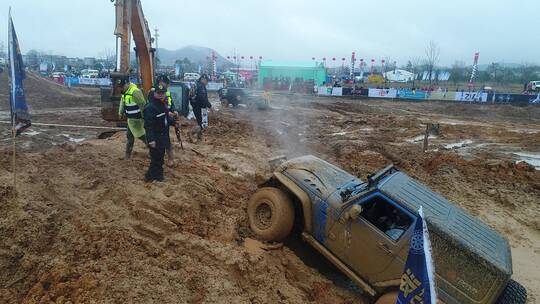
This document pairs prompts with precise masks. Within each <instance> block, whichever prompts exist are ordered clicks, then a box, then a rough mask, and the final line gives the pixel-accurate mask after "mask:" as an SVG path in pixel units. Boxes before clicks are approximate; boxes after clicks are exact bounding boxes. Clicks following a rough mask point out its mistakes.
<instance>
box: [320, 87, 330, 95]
mask: <svg viewBox="0 0 540 304" xmlns="http://www.w3.org/2000/svg"><path fill="white" fill-rule="evenodd" d="M317 94H318V95H321V96H330V95H332V87H319V90H318V92H317Z"/></svg>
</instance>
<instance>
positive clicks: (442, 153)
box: [0, 80, 540, 303]
mask: <svg viewBox="0 0 540 304" xmlns="http://www.w3.org/2000/svg"><path fill="white" fill-rule="evenodd" d="M36 81H41V80H36ZM38 87H39V89H40V90H43V89H44V88H45V89H47V88H48V86H38ZM38 87H36V89H37V88H38ZM29 90H31V89H29ZM32 90H33V89H32ZM0 93H1V91H0ZM61 93H62V94H63V89H62V90H61ZM44 94H48V93H47V92H45V93H44ZM92 94H93V93H92V92H89V93H87V92H84V94H83V95H88V96H92ZM29 95H30V96H38V95H37V94H36V93H35V92H30V94H29ZM66 96H67V95H66ZM94 97H95V96H94ZM85 98H86V97H85ZM88 98H90V97H88ZM95 98H97V97H95ZM89 100H94V99H92V98H90V99H89ZM32 101H33V100H32V99H30V103H31V104H32ZM94 102H95V100H94ZM79 106H80V105H79V104H76V105H73V104H64V105H62V106H61V107H60V108H61V109H62V111H61V112H60V113H58V114H57V113H56V112H54V111H51V112H47V113H48V114H46V116H38V115H35V116H36V118H35V119H34V120H35V121H38V118H39V121H40V122H50V121H51V120H54V121H69V122H70V123H73V122H75V121H70V120H72V119H73V117H77V115H67V116H66V115H65V113H82V112H81V111H83V112H84V113H87V114H88V115H86V116H84V117H85V118H84V119H85V120H86V122H85V123H84V124H100V125H106V124H105V123H104V122H101V121H100V119H99V110H98V109H97V108H96V107H95V106H97V103H94V107H92V106H88V105H85V107H86V108H85V109H80V108H79ZM273 107H274V109H273V110H269V111H260V112H251V111H249V110H248V109H245V108H237V109H231V108H229V109H220V108H219V106H216V108H217V109H216V111H214V112H213V113H211V114H210V115H211V116H210V124H211V127H210V129H209V130H208V131H207V132H206V133H205V141H204V142H203V143H200V144H197V145H195V144H189V143H185V146H186V150H185V151H181V150H180V149H179V147H176V153H177V157H178V159H179V164H178V166H177V167H175V168H166V172H165V178H166V181H165V182H163V183H154V184H145V183H144V182H142V176H143V174H144V171H145V170H146V166H147V159H146V151H145V149H144V147H142V145H140V143H137V144H136V149H135V152H136V153H135V156H134V158H133V159H132V160H131V161H128V162H126V161H123V160H120V159H119V158H120V156H122V155H123V145H124V142H125V138H124V137H125V133H123V132H119V133H117V134H116V135H114V136H112V137H110V138H108V139H104V140H99V139H95V138H96V136H97V133H98V132H95V134H94V133H87V131H83V132H82V133H81V131H79V130H73V129H72V130H69V132H71V133H70V134H71V135H72V136H76V137H77V136H78V137H77V138H79V137H81V138H82V137H85V138H86V139H85V140H84V141H82V142H79V143H74V142H69V140H64V143H61V142H59V143H58V144H57V145H54V146H53V145H49V144H46V142H47V140H48V138H47V137H46V136H44V135H43V134H36V135H34V136H27V137H20V139H19V145H20V147H19V151H22V152H20V153H19V158H18V162H19V165H20V166H19V171H18V176H19V189H18V192H19V197H18V199H17V200H13V199H12V198H11V193H12V191H13V189H12V187H11V179H12V172H11V163H10V150H9V141H2V142H1V143H0V145H1V158H0V159H1V160H0V166H1V171H0V184H1V185H2V186H1V188H0V214H2V217H1V218H0V273H2V274H3V275H2V276H0V302H7V303H19V302H25V303H40V302H41V303H50V302H51V301H52V302H55V303H67V302H69V301H70V302H72V303H92V302H96V303H118V302H139V303H140V302H164V303H165V302H166V303H168V302H174V303H367V301H366V300H365V299H364V298H362V296H361V295H360V294H359V293H358V292H357V291H356V290H355V289H354V288H351V287H350V286H349V285H348V283H347V281H346V280H345V279H344V278H343V276H341V275H339V274H336V273H335V272H336V271H335V269H333V268H332V267H331V266H330V265H326V264H324V263H323V262H324V261H323V260H322V259H320V257H318V256H317V254H316V253H314V252H313V250H311V249H310V248H309V247H307V245H306V244H303V243H302V242H301V241H300V240H299V239H297V238H296V237H295V236H293V237H292V238H291V239H290V240H289V241H287V242H286V243H285V246H274V247H268V246H264V245H261V244H260V243H258V242H256V241H253V240H252V239H253V235H252V234H251V232H250V231H249V228H248V227H247V220H246V214H245V208H246V202H247V200H248V197H249V195H250V194H251V193H253V191H255V189H256V187H257V182H260V181H262V180H264V178H265V176H267V174H268V173H269V168H268V165H267V163H266V160H267V159H269V158H271V157H273V156H276V155H279V154H286V155H287V156H289V157H293V156H297V155H302V154H305V153H311V154H314V155H317V156H319V157H322V158H325V159H327V160H329V161H331V162H334V163H336V164H338V165H340V166H342V167H344V168H345V169H347V170H349V171H351V172H352V173H353V174H356V175H358V176H360V177H361V178H364V177H365V176H366V175H367V174H368V173H370V172H373V171H375V170H377V169H379V168H381V167H382V166H384V165H386V164H388V163H390V162H394V163H396V164H397V165H398V167H399V168H400V169H402V170H403V171H405V172H407V173H408V174H410V175H411V176H413V177H415V178H418V179H419V180H421V181H422V182H424V183H426V184H427V185H429V186H430V187H432V188H433V189H434V190H436V191H438V192H441V193H442V194H443V195H444V196H446V197H447V198H449V199H450V200H452V201H454V202H456V203H457V204H458V205H460V206H462V207H464V208H465V209H467V210H469V211H470V212H471V213H472V214H474V215H476V216H478V217H480V218H481V219H482V220H484V221H485V222H486V223H488V224H489V225H491V226H492V227H494V228H495V229H497V230H499V231H500V232H501V233H503V234H504V235H505V236H506V237H507V238H508V239H509V240H510V243H511V245H512V251H513V264H514V273H515V274H514V277H515V278H516V279H517V280H518V281H519V282H521V283H522V284H524V285H525V286H526V287H527V289H528V291H529V293H530V297H529V298H530V303H535V302H536V301H537V299H540V286H539V282H540V269H539V266H538V264H537V262H536V261H538V260H539V259H540V232H539V229H540V220H539V215H540V212H539V211H540V207H539V205H538V198H539V197H540V174H539V172H538V171H536V170H535V169H534V167H532V166H530V165H527V164H525V163H516V161H517V160H518V159H517V158H516V156H515V155H514V154H512V153H514V152H524V153H525V152H526V153H533V154H534V153H538V152H539V150H540V124H539V121H538V117H539V115H538V114H540V113H538V112H539V110H538V108H515V107H509V106H505V107H481V106H476V105H467V106H462V105H451V104H446V103H445V104H441V103H424V104H416V103H403V102H383V101H374V100H367V101H348V102H340V101H338V100H336V99H331V98H324V99H323V98H321V99H319V98H304V97H280V96H274V98H273ZM43 108H49V109H50V108H53V106H48V105H47V103H45V104H43ZM54 108H59V107H56V106H54ZM34 112H36V110H35V109H34ZM428 121H429V122H440V123H441V134H440V135H439V136H437V138H434V139H432V140H431V144H430V147H429V151H428V153H423V152H422V151H421V149H422V143H421V141H415V140H411V139H414V138H415V137H417V136H419V135H421V134H422V132H423V130H424V128H425V127H424V126H423V124H422V123H423V122H428ZM187 124H188V123H187V122H184V130H186V129H187V127H188V125H187ZM2 127H3V126H2ZM2 131H3V132H4V131H5V130H2ZM46 132H49V133H47V134H50V135H51V136H55V133H58V134H62V133H63V132H65V130H63V129H62V130H58V129H56V130H52V131H51V130H47V131H46ZM92 132H94V131H92ZM2 134H5V133H2ZM185 134H186V132H184V135H185ZM92 138H93V139H92ZM184 138H186V136H184ZM2 139H3V138H2ZM467 140H468V141H467ZM465 141H466V142H465ZM469 141H470V142H469ZM28 142H30V144H26V143H28ZM36 142H39V143H40V144H39V145H36V144H35V143H36ZM461 142H465V143H464V144H462V145H457V146H455V145H454V146H452V147H451V148H447V147H446V146H448V145H451V144H456V143H461ZM192 149H194V150H192Z"/></svg>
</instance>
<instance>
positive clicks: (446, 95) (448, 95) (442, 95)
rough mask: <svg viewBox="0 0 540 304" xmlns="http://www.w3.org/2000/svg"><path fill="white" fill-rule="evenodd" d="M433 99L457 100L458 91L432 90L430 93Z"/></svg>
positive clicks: (430, 97)
mask: <svg viewBox="0 0 540 304" xmlns="http://www.w3.org/2000/svg"><path fill="white" fill-rule="evenodd" d="M428 99H431V100H456V92H431V94H429V95H428Z"/></svg>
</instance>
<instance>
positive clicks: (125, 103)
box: [118, 79, 146, 159]
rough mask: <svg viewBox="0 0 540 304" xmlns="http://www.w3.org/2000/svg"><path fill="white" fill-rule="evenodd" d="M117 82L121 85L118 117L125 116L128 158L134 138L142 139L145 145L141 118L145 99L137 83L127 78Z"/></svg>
mask: <svg viewBox="0 0 540 304" xmlns="http://www.w3.org/2000/svg"><path fill="white" fill-rule="evenodd" d="M119 84H120V86H121V87H122V97H121V98H120V107H119V108H118V117H119V118H120V119H122V118H123V117H124V116H125V117H127V123H128V128H127V143H126V156H125V159H130V158H131V152H132V151H133V145H134V143H135V138H138V139H140V140H142V141H143V142H144V143H145V145H146V136H145V131H144V118H143V109H144V106H145V104H146V100H145V99H144V95H143V94H142V92H141V90H139V88H138V87H137V85H135V84H133V83H131V82H130V81H129V80H128V79H121V80H120V83H119Z"/></svg>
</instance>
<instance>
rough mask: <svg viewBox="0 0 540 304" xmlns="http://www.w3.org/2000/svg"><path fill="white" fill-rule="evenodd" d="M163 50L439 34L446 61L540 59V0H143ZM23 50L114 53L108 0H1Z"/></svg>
mask: <svg viewBox="0 0 540 304" xmlns="http://www.w3.org/2000/svg"><path fill="white" fill-rule="evenodd" d="M141 1H142V5H143V9H144V12H145V15H146V18H147V20H148V22H149V24H150V27H151V28H152V29H154V28H155V27H158V28H159V30H160V34H161V36H160V39H159V46H160V47H164V48H167V49H171V50H174V49H177V48H180V47H183V46H186V45H200V46H207V47H210V48H214V49H216V50H217V51H218V52H219V53H220V54H221V55H223V56H227V55H232V54H233V53H234V50H236V53H237V54H239V55H245V56H250V55H253V56H263V57H264V58H265V59H271V60H311V58H312V57H317V58H318V59H320V58H322V57H327V58H332V57H336V58H341V57H347V58H350V55H351V52H352V51H356V53H357V57H358V58H364V59H371V58H375V59H377V61H379V60H380V59H381V58H387V57H389V58H391V60H392V61H394V60H396V61H397V62H398V64H400V65H401V64H405V63H406V61H407V60H409V59H411V58H414V57H423V56H424V50H425V47H426V45H427V44H428V42H429V41H430V40H433V41H435V42H437V43H438V44H439V46H440V48H441V64H444V65H450V64H451V63H453V62H454V61H456V60H462V61H464V62H466V63H467V64H470V63H471V62H472V57H473V54H474V52H475V51H479V52H480V64H482V63H484V64H485V63H491V62H493V61H499V62H500V61H504V62H512V63H523V62H532V63H538V62H540V60H539V58H538V57H539V56H540V37H539V36H538V32H539V31H540V22H539V20H540V3H539V0H519V1H517V0H451V1H450V0H446V1H441V0H407V1H402V0H376V1H375V0H370V1H365V0H340V1H328V0H327V1H318V0H272V1H268V0H266V1H263V0H227V1H225V0H203V1H193V0H191V1H181V0H176V1H173V0H152V1H150V0H141ZM9 6H11V7H12V15H13V19H14V22H15V27H16V30H17V33H18V35H19V43H20V44H21V48H22V51H23V52H26V51H28V50H30V49H38V50H42V51H50V52H53V53H54V54H62V55H66V56H96V57H99V56H101V55H103V54H104V51H105V50H106V49H114V46H115V43H114V41H115V40H114V36H113V30H114V6H113V4H112V3H111V2H110V1H109V0H2V6H1V10H2V11H1V13H0V33H1V35H0V41H3V42H4V44H5V43H6V41H7V16H8V7H9Z"/></svg>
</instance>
